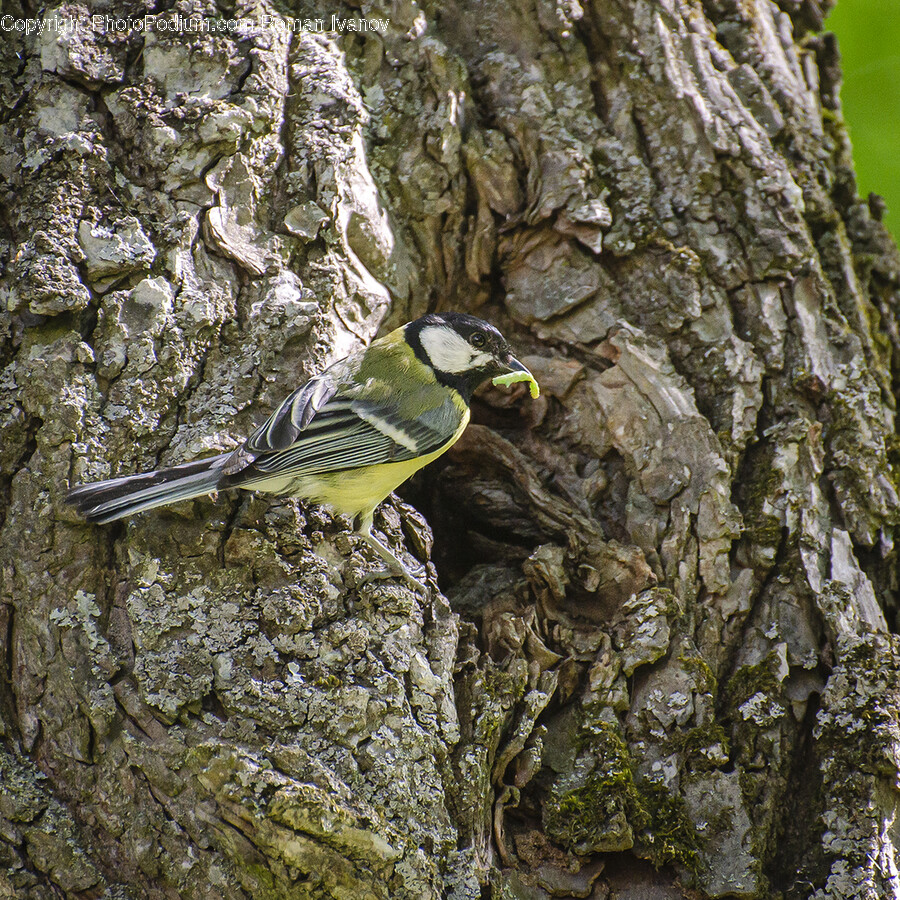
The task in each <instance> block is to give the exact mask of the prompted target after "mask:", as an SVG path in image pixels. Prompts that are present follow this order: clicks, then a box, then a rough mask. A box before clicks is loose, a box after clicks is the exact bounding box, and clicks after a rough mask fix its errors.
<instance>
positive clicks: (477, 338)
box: [469, 331, 487, 347]
mask: <svg viewBox="0 0 900 900" xmlns="http://www.w3.org/2000/svg"><path fill="white" fill-rule="evenodd" d="M486 341H487V338H486V337H485V336H484V334H482V333H481V332H480V331H476V332H475V333H474V334H473V335H472V337H470V338H469V343H470V344H471V345H472V346H473V347H483V346H484V345H485V342H486Z"/></svg>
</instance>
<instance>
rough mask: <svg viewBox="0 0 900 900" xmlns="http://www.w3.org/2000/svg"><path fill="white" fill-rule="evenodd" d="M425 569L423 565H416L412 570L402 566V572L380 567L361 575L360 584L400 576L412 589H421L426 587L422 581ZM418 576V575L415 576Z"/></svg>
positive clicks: (425, 572)
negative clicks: (377, 569)
mask: <svg viewBox="0 0 900 900" xmlns="http://www.w3.org/2000/svg"><path fill="white" fill-rule="evenodd" d="M426 574H427V569H426V568H425V566H417V567H416V568H415V569H414V570H413V571H412V572H410V571H409V570H408V569H406V568H405V567H404V569H403V571H402V572H398V571H395V570H394V569H381V570H379V571H375V572H367V573H366V574H365V575H364V576H363V577H362V581H361V582H360V583H361V584H371V583H372V582H373V581H383V580H384V579H386V578H402V579H403V580H404V581H405V582H406V584H407V585H408V586H409V587H410V588H412V590H414V591H422V590H425V589H426V585H425V582H424V578H425V575H426ZM417 576H419V577H417ZM419 578H421V579H422V580H421V581H420V580H419Z"/></svg>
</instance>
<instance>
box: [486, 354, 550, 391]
mask: <svg viewBox="0 0 900 900" xmlns="http://www.w3.org/2000/svg"><path fill="white" fill-rule="evenodd" d="M502 365H503V367H504V368H505V369H506V372H505V373H503V374H501V375H497V377H496V378H493V379H492V380H491V383H492V384H496V385H502V386H503V387H508V386H509V385H511V384H517V383H518V382H520V381H525V382H527V383H528V390H529V391H530V392H531V398H532V399H533V400H536V399H537V398H538V397H540V395H541V389H540V387H539V386H538V383H537V381H536V380H535V378H534V375H532V374H531V372H529V371H528V369H527V368H526V367H525V366H523V365H522V363H520V362H519V361H518V360H517V359H516V358H515V357H514V356H512V355H510V356H508V357H507V358H506V359H505V360H503V363H502Z"/></svg>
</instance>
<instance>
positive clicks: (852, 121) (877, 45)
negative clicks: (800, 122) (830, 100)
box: [825, 0, 900, 237]
mask: <svg viewBox="0 0 900 900" xmlns="http://www.w3.org/2000/svg"><path fill="white" fill-rule="evenodd" d="M825 28H826V29H827V30H829V31H833V32H834V33H835V34H836V35H837V37H838V42H839V45H840V51H841V59H842V68H843V71H844V84H843V87H842V88H841V104H842V106H843V109H844V118H845V120H846V121H847V123H848V125H849V127H850V139H851V140H852V142H853V161H854V164H855V166H856V172H857V179H858V187H859V194H860V196H862V197H865V196H867V195H868V193H869V192H870V191H874V192H875V193H876V194H881V196H882V197H884V199H885V200H886V201H887V206H888V212H887V215H886V216H885V219H884V221H885V224H886V225H887V226H888V228H890V229H891V232H892V233H893V235H894V236H895V237H900V0H838V3H837V6H836V7H835V8H834V10H833V11H832V13H831V15H830V16H829V17H828V19H827V21H826V22H825Z"/></svg>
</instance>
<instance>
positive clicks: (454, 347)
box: [419, 325, 492, 375]
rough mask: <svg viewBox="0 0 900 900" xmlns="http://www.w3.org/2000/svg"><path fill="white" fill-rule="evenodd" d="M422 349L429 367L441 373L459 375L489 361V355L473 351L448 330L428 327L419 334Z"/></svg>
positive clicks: (437, 326)
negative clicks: (427, 359)
mask: <svg viewBox="0 0 900 900" xmlns="http://www.w3.org/2000/svg"><path fill="white" fill-rule="evenodd" d="M419 340H420V341H421V342H422V349H423V350H424V351H425V352H426V353H427V354H428V358H429V359H430V360H431V365H432V366H433V367H434V368H435V369H439V370H440V371H441V372H448V373H449V374H451V375H459V374H461V373H462V372H468V371H469V370H470V369H477V368H478V367H479V366H483V365H485V364H486V363H488V362H489V361H490V360H491V358H492V357H491V354H490V353H485V352H484V351H478V350H475V349H474V348H473V347H472V346H471V345H470V344H469V342H468V341H467V340H466V339H465V338H463V337H461V336H460V335H458V334H457V333H456V332H455V331H453V330H451V329H450V328H446V327H443V326H440V325H428V326H426V327H425V328H423V329H422V331H421V332H420V334H419Z"/></svg>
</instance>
